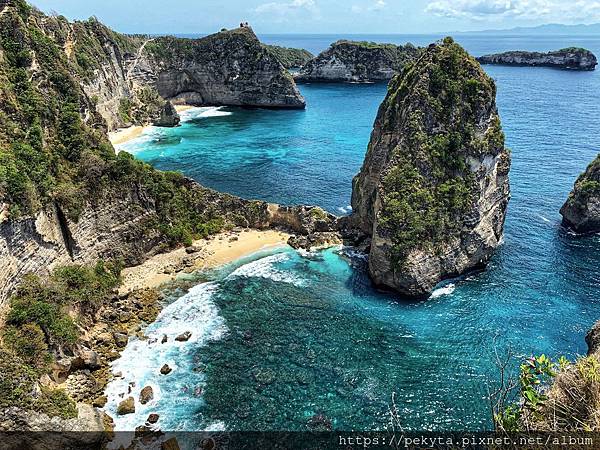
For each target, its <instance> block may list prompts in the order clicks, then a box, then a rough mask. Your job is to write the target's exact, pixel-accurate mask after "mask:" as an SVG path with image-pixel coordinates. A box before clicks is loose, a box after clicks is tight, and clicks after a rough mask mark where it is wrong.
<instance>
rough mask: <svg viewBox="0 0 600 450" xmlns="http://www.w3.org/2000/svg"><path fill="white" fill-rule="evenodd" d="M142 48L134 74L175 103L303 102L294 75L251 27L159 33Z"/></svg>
mask: <svg viewBox="0 0 600 450" xmlns="http://www.w3.org/2000/svg"><path fill="white" fill-rule="evenodd" d="M142 53H143V55H144V56H143V57H142V58H140V59H139V60H138V63H137V64H136V66H135V67H134V68H133V69H131V77H132V78H133V79H135V80H137V81H138V82H140V83H142V84H151V85H154V86H155V87H156V89H157V91H158V93H159V94H160V95H161V96H162V97H164V98H166V99H170V100H173V101H175V102H177V101H186V102H188V103H192V104H195V105H233V106H249V107H264V108H304V107H305V102H304V99H303V98H302V96H301V95H300V92H299V91H298V88H297V87H296V85H295V83H294V80H293V78H292V76H291V75H290V74H289V73H288V72H287V71H286V70H285V69H284V67H283V66H282V65H281V63H280V62H279V61H278V60H277V58H276V57H274V56H273V55H272V53H271V52H270V51H269V50H267V49H266V48H265V47H264V46H263V45H262V44H261V43H260V41H259V40H258V38H257V37H256V35H255V34H254V32H253V31H252V29H250V28H247V27H244V28H238V29H236V30H231V31H223V32H220V33H217V34H213V35H211V36H207V37H205V38H201V39H194V40H192V39H179V38H173V37H163V38H158V39H155V40H151V41H149V42H148V43H147V44H146V46H145V49H144V51H143V52H142Z"/></svg>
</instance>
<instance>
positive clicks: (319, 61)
mask: <svg viewBox="0 0 600 450" xmlns="http://www.w3.org/2000/svg"><path fill="white" fill-rule="evenodd" d="M418 53H419V50H418V49H417V48H416V47H415V46H414V45H412V44H406V45H404V46H402V45H400V46H399V45H394V44H377V43H375V42H356V41H345V40H341V41H337V42H335V43H333V44H331V47H329V49H327V50H325V51H324V52H322V53H321V54H319V55H318V56H317V57H316V58H314V59H313V60H311V61H309V62H308V63H306V65H305V66H304V67H302V69H301V70H300V73H298V75H297V76H296V81H298V82H303V83H305V82H354V83H367V82H375V81H388V80H390V79H391V78H392V77H393V76H394V75H395V74H396V73H399V72H400V71H401V70H402V68H403V67H404V66H405V65H406V64H407V63H408V62H411V61H413V60H414V59H416V58H417V56H418Z"/></svg>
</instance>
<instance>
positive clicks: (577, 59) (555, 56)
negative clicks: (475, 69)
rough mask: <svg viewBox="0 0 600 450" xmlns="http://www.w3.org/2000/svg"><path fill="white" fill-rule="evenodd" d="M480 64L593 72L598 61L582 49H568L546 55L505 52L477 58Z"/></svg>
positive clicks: (590, 53)
mask: <svg viewBox="0 0 600 450" xmlns="http://www.w3.org/2000/svg"><path fill="white" fill-rule="evenodd" d="M477 60H478V61H479V62H480V63H481V64H500V65H505V66H544V67H554V68H558V69H569V70H594V69H595V68H596V65H597V64H598V61H597V60H596V56H595V55H594V54H593V53H592V52H590V51H589V50H586V49H584V48H576V47H569V48H563V49H561V50H557V51H554V52H548V53H539V52H522V51H514V52H505V53H499V54H494V55H485V56H481V57H479V58H477Z"/></svg>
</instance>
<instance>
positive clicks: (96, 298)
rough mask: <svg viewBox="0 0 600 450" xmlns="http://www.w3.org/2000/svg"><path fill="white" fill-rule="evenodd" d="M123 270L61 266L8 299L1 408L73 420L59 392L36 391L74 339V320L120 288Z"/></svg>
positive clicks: (0, 360)
mask: <svg viewBox="0 0 600 450" xmlns="http://www.w3.org/2000/svg"><path fill="white" fill-rule="evenodd" d="M120 270H121V267H120V265H119V264H115V263H105V262H98V263H97V264H96V265H95V266H94V267H84V266H76V265H73V266H65V267H60V268H58V269H56V270H55V271H54V272H53V273H52V275H51V276H50V277H48V278H46V279H42V278H39V277H37V276H33V275H29V276H26V277H25V278H24V279H23V282H22V283H21V285H20V286H19V288H18V290H17V292H16V293H15V294H14V295H13V296H12V297H11V299H10V310H9V312H8V315H7V317H6V325H5V326H4V327H3V329H2V334H1V337H2V340H1V342H2V344H1V345H0V373H1V374H2V376H1V377H0V407H9V406H19V407H22V408H25V409H35V410H38V411H41V412H44V413H46V414H48V415H50V416H60V417H63V418H70V417H75V416H76V409H75V404H74V402H73V400H71V399H70V398H69V397H68V395H67V394H66V393H65V392H64V391H62V390H52V389H48V388H45V387H40V386H39V384H38V380H39V378H40V377H41V376H42V375H43V374H46V373H49V371H50V365H51V363H52V362H53V361H54V359H55V356H54V355H55V354H56V352H57V351H59V350H61V351H65V350H67V349H68V348H70V347H71V346H73V345H74V344H75V343H76V342H77V339H78V334H79V332H78V328H77V325H76V320H77V319H75V318H76V317H91V316H93V314H94V313H95V312H96V311H97V310H98V308H99V307H100V306H101V305H102V304H103V303H104V302H106V301H107V299H108V298H109V297H110V295H111V293H112V291H113V289H114V288H115V287H116V286H117V285H118V284H119V282H120V278H119V273H120Z"/></svg>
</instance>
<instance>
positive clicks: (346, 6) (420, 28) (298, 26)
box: [32, 0, 600, 34]
mask: <svg viewBox="0 0 600 450" xmlns="http://www.w3.org/2000/svg"><path fill="white" fill-rule="evenodd" d="M32 3H33V4H34V5H36V6H37V7H39V8H40V9H41V10H43V11H45V12H52V11H56V12H58V13H60V14H63V15H65V16H66V17H68V18H69V19H82V18H88V17H90V16H92V15H95V16H97V17H98V18H99V19H100V20H102V21H103V22H105V23H106V24H108V25H110V26H111V27H112V28H114V29H116V30H118V31H121V32H127V33H209V32H214V31H217V30H219V29H220V28H222V27H228V28H231V27H233V26H235V25H237V24H239V22H240V21H242V20H244V21H248V22H250V24H251V25H252V26H253V28H254V30H255V31H256V32H257V33H263V34H266V33H398V34H403V33H432V32H445V31H473V30H485V29H503V28H512V27H515V26H532V25H540V24H545V23H565V24H575V23H595V22H600V0H345V1H333V0H167V1H165V0H86V1H81V0H33V1H32Z"/></svg>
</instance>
